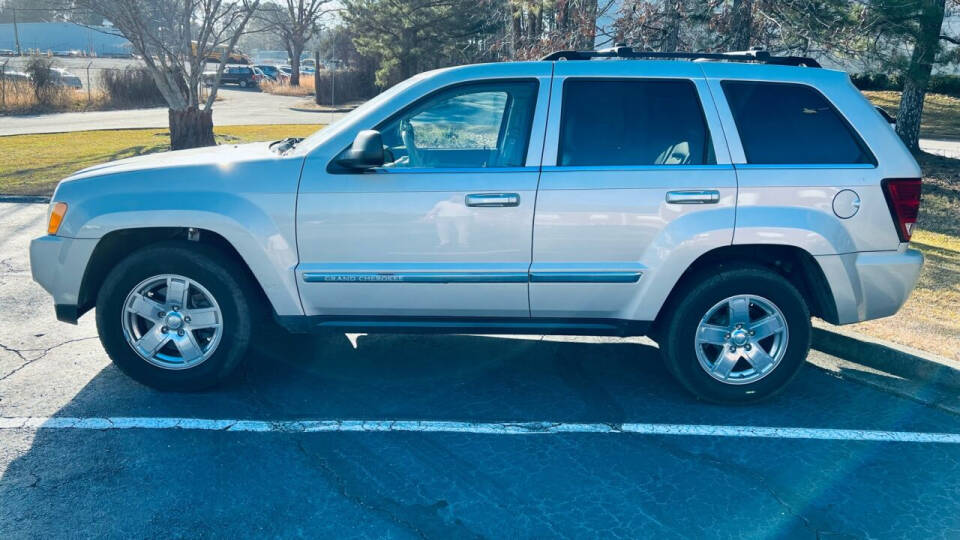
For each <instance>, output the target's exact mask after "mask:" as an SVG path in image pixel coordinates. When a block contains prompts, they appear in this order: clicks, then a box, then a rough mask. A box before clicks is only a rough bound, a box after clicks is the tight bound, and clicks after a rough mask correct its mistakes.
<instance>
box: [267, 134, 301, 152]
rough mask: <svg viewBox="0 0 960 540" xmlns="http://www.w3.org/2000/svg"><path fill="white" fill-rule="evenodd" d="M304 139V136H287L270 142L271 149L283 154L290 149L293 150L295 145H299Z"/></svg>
mask: <svg viewBox="0 0 960 540" xmlns="http://www.w3.org/2000/svg"><path fill="white" fill-rule="evenodd" d="M302 140H303V137H287V138H286V139H282V140H279V141H274V142H272V143H270V149H271V150H276V151H277V153H279V154H283V153H286V152H287V151H289V150H292V149H293V147H295V146H297V143H299V142H300V141H302Z"/></svg>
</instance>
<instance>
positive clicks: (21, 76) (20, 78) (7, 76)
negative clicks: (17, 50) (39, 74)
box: [0, 71, 30, 82]
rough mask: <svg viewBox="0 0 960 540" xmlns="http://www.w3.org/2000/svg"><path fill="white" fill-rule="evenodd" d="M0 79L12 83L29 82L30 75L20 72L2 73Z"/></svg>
mask: <svg viewBox="0 0 960 540" xmlns="http://www.w3.org/2000/svg"><path fill="white" fill-rule="evenodd" d="M0 79H3V80H5V81H13V82H30V74H29V73H24V72H22V71H4V72H3V74H2V75H0Z"/></svg>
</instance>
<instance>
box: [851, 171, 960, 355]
mask: <svg viewBox="0 0 960 540" xmlns="http://www.w3.org/2000/svg"><path fill="white" fill-rule="evenodd" d="M918 160H919V162H920V166H921V167H922V168H923V171H924V179H923V202H922V203H921V205H920V219H919V221H918V223H917V226H918V230H917V232H916V233H915V234H914V235H913V238H912V239H911V245H912V247H914V248H916V249H919V250H920V251H922V252H923V255H924V257H925V258H926V262H925V263H924V265H923V271H922V272H921V273H920V281H919V282H918V283H917V287H916V289H914V291H913V294H911V295H910V299H909V300H907V303H906V304H905V305H904V306H903V308H902V309H901V310H900V312H899V313H897V314H896V315H894V316H893V317H889V318H886V319H879V320H876V321H868V322H865V323H860V324H855V325H852V326H851V327H850V328H851V329H852V330H855V331H858V332H862V333H864V334H867V335H871V336H874V337H878V338H881V339H886V340H888V341H893V342H895V343H900V344H903V345H909V346H911V347H916V348H917V349H921V350H924V351H927V352H931V353H934V354H938V355H941V356H945V357H947V358H951V359H954V360H960V160H957V159H950V158H945V157H940V156H934V155H930V154H921V155H920V156H918Z"/></svg>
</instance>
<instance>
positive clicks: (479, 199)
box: [464, 193, 520, 208]
mask: <svg viewBox="0 0 960 540" xmlns="http://www.w3.org/2000/svg"><path fill="white" fill-rule="evenodd" d="M464 204H466V205H467V206H479V207H491V208H492V207H502V206H520V195H518V194H516V193H472V194H470V195H467V196H466V197H464Z"/></svg>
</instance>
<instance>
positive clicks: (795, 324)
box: [30, 47, 923, 403]
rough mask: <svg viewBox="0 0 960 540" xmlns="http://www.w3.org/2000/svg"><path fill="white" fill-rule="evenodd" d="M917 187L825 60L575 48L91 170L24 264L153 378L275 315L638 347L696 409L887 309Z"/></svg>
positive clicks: (776, 386) (122, 361) (771, 388)
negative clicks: (293, 131) (312, 125)
mask: <svg viewBox="0 0 960 540" xmlns="http://www.w3.org/2000/svg"><path fill="white" fill-rule="evenodd" d="M657 54H660V55H661V56H657ZM611 57H614V58H619V59H620V61H593V59H594V58H597V59H607V58H611ZM648 57H654V58H657V60H655V61H647V60H643V59H644V58H648ZM677 58H686V59H687V60H696V62H694V61H678V60H677ZM711 60H720V61H711ZM921 176H922V175H921V171H920V167H919V166H918V165H917V162H916V161H915V160H914V158H913V156H912V155H911V154H910V152H909V150H907V148H906V147H905V146H904V144H903V142H902V141H901V140H900V138H899V137H898V136H897V134H896V133H895V132H894V130H893V129H891V127H890V125H889V124H888V123H887V121H886V120H885V119H884V118H883V117H882V116H881V115H880V114H879V113H878V112H877V111H876V109H874V107H873V106H872V105H871V104H870V102H869V101H867V99H866V98H865V97H864V96H863V94H861V93H860V92H859V91H858V90H857V89H856V88H855V87H854V86H853V85H852V84H851V82H850V78H849V77H848V76H847V74H846V73H843V72H841V71H833V70H829V69H821V68H820V65H819V64H818V63H817V62H816V61H814V60H812V59H809V58H802V57H777V56H772V55H769V54H768V53H763V54H762V51H760V52H758V51H751V52H748V53H727V54H706V53H701V54H697V53H690V54H683V53H679V54H678V53H670V54H669V56H668V55H667V54H664V53H649V52H640V51H636V52H634V51H633V50H632V49H630V48H629V47H617V48H615V49H613V50H608V51H581V52H575V51H563V52H558V53H554V54H551V55H549V56H547V57H546V58H545V59H544V60H543V61H538V62H502V63H495V64H480V65H472V66H461V67H454V68H447V69H441V70H436V71H432V72H428V73H422V74H420V75H417V76H416V77H413V78H411V79H408V80H407V81H405V82H402V83H400V84H397V85H396V86H393V87H392V88H390V89H389V90H387V91H386V92H384V93H382V94H380V95H379V96H377V97H376V98H374V99H373V100H371V101H369V102H367V104H365V105H364V106H362V107H360V108H358V109H355V110H354V111H353V112H351V113H349V114H348V115H347V116H345V117H344V118H342V119H341V120H340V121H338V122H337V123H335V124H333V125H331V126H329V127H327V128H324V129H323V130H321V131H319V132H318V133H317V134H315V135H313V136H311V137H309V138H307V139H297V138H288V139H284V140H281V141H276V142H274V143H266V142H264V143H254V144H248V145H241V146H237V145H224V146H219V147H213V148H204V149H194V150H187V151H182V152H170V153H166V154H152V155H147V156H140V157H136V158H130V159H124V160H121V161H118V162H115V163H112V164H106V165H98V166H96V167H92V168H89V169H86V170H84V171H80V172H79V173H76V174H74V175H73V176H71V177H69V178H67V179H66V180H64V181H62V182H61V183H60V184H59V186H58V187H57V189H56V191H55V192H54V195H53V198H52V200H51V204H50V211H49V223H48V229H47V234H46V235H44V236H41V237H39V238H37V239H35V240H33V242H32V244H31V249H30V259H31V268H32V270H33V277H34V279H35V280H36V281H37V282H39V283H40V284H41V285H42V286H43V287H44V288H45V289H46V290H47V291H49V292H50V293H52V295H53V297H54V302H55V304H56V314H57V317H58V318H59V319H60V320H63V321H68V322H72V323H76V322H77V319H78V318H79V317H80V316H81V315H82V314H83V313H84V312H86V311H88V310H90V309H91V308H94V307H96V320H97V328H98V331H99V336H100V340H101V342H102V343H103V345H104V348H105V349H106V351H107V353H108V354H109V355H110V357H111V358H112V359H113V361H114V362H115V364H116V365H117V366H118V367H119V368H120V369H121V370H123V371H124V372H125V373H127V374H128V375H130V376H132V377H133V378H134V379H136V380H138V381H140V382H143V383H145V384H148V385H151V386H154V387H157V388H162V389H168V390H185V389H198V388H205V387H209V386H211V385H214V384H216V383H218V382H220V381H222V380H224V378H225V377H227V375H229V374H230V372H231V371H233V370H234V369H235V368H236V367H237V366H238V365H239V363H240V362H241V360H242V359H243V357H244V356H245V353H246V351H247V349H248V347H249V346H250V345H251V344H252V343H254V342H256V341H257V340H259V339H261V336H262V335H263V333H264V332H265V331H267V330H268V329H269V328H270V327H271V326H270V325H271V319H273V321H275V322H276V323H278V324H280V325H282V326H284V327H286V328H287V329H288V330H290V331H291V332H323V331H327V330H330V329H340V330H341V331H347V332H358V333H363V332H425V333H436V332H450V333H483V334H504V333H521V334H550V333H559V334H566V335H571V334H581V335H615V336H631V335H649V336H651V337H652V338H653V339H654V340H655V341H656V342H657V343H658V344H659V345H660V352H661V355H662V356H663V358H664V360H665V362H666V365H667V367H668V368H669V371H670V372H671V373H672V374H673V375H674V376H675V377H676V379H677V380H678V381H679V382H680V383H681V384H682V385H683V386H684V387H685V388H687V389H688V390H689V391H690V392H692V393H693V394H695V395H697V396H699V397H701V398H703V399H707V400H710V401H714V402H724V403H745V402H752V401H756V400H758V399H762V398H765V397H769V396H771V395H773V394H775V393H776V392H778V391H780V390H781V389H782V388H783V387H784V386H785V385H786V384H787V383H789V382H790V381H791V380H792V379H793V378H794V376H795V375H796V374H797V373H798V370H800V369H801V368H802V366H803V365H804V363H805V360H806V357H807V353H808V351H809V347H810V340H811V334H812V329H811V317H812V316H815V317H819V318H821V319H824V320H826V321H828V322H830V323H832V324H849V323H855V322H859V321H864V320H869V319H877V318H880V317H887V316H890V315H893V314H894V313H896V312H897V310H898V309H900V306H901V305H903V303H904V301H905V300H906V299H907V297H908V295H909V294H910V292H911V291H912V290H913V287H914V285H915V283H916V281H917V278H918V276H919V274H920V269H921V266H922V263H923V255H922V254H921V253H920V252H919V251H916V250H913V249H910V247H909V242H910V238H911V234H912V232H913V230H914V225H915V224H916V221H917V216H918V210H919V205H920V188H921ZM599 350H602V349H598V351H599Z"/></svg>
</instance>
